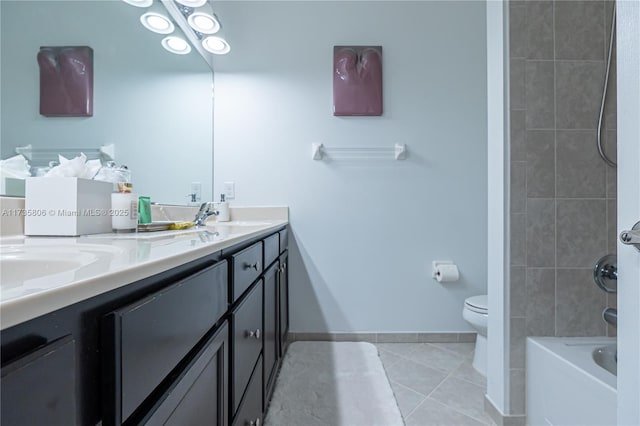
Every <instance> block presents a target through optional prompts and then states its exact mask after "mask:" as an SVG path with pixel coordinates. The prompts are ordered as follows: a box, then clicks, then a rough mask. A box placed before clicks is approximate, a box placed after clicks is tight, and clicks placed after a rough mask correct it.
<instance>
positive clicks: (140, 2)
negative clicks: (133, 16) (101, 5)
mask: <svg viewBox="0 0 640 426" xmlns="http://www.w3.org/2000/svg"><path fill="white" fill-rule="evenodd" d="M122 1H123V2H125V3H127V4H130V5H131V6H135V7H149V6H151V5H152V4H153V0H122Z"/></svg>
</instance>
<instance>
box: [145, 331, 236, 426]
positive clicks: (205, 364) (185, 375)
mask: <svg viewBox="0 0 640 426" xmlns="http://www.w3.org/2000/svg"><path fill="white" fill-rule="evenodd" d="M228 343H229V330H228V328H227V323H226V322H225V323H224V326H223V327H221V328H220V329H218V331H217V332H216V333H215V334H214V335H213V337H211V338H210V339H209V340H208V341H207V342H206V343H205V344H204V345H203V346H202V348H201V349H200V350H199V351H198V352H197V354H196V355H194V357H193V359H192V360H191V362H190V363H189V364H188V365H187V366H186V367H185V369H184V370H183V372H182V373H181V374H180V376H179V377H178V378H177V379H176V381H175V382H174V384H173V386H172V387H171V388H170V389H169V391H168V392H167V393H166V394H165V395H164V396H163V398H161V399H160V400H159V401H158V403H157V405H156V407H155V408H154V409H152V412H151V414H150V415H149V416H148V418H147V420H146V421H143V424H146V425H150V426H151V425H166V426H205V425H211V426H226V425H227V424H228V415H227V406H228V405H227V404H228V399H227V395H228V391H227V389H228V388H227V381H228V375H229V368H228V365H229V361H228V359H229V358H228V357H229V355H228V353H229V344H228Z"/></svg>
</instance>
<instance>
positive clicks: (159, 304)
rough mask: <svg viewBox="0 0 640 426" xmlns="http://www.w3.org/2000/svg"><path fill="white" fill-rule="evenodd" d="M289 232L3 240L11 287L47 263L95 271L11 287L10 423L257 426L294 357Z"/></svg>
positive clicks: (5, 332)
mask: <svg viewBox="0 0 640 426" xmlns="http://www.w3.org/2000/svg"><path fill="white" fill-rule="evenodd" d="M285 210H286V209H285ZM286 225H287V221H286V219H278V220H267V221H261V222H255V221H253V222H252V221H245V222H229V223H228V224H226V225H225V224H218V225H214V226H206V227H204V228H206V229H196V230H187V231H173V232H172V231H167V232H163V233H158V235H142V234H141V233H139V234H138V235H137V236H128V237H127V236H124V237H123V236H113V235H106V234H105V235H98V236H88V237H79V238H72V239H59V238H49V239H45V238H22V239H17V240H14V241H6V240H3V242H2V244H3V265H4V264H5V260H6V265H7V268H8V269H7V271H8V272H7V273H9V272H10V273H11V274H15V273H17V272H15V270H14V269H13V268H14V267H17V266H16V265H18V266H19V264H20V262H22V265H23V266H31V267H33V266H34V265H35V264H33V263H31V264H30V263H29V262H31V261H33V259H34V258H35V259H37V256H36V255H35V254H34V253H36V254H37V253H45V252H46V250H49V253H51V259H52V261H51V265H53V266H51V267H52V268H54V269H55V268H59V269H60V268H63V265H62V263H60V262H62V261H60V262H58V261H57V260H56V259H57V257H56V256H55V253H56V252H58V253H60V252H65V251H66V252H67V253H74V250H76V251H77V256H76V258H82V257H83V256H84V257H85V258H86V259H90V258H91V259H93V260H92V261H91V262H89V264H86V265H84V266H79V267H76V268H75V269H74V272H73V273H72V274H68V273H65V272H64V271H63V272H61V271H60V270H57V269H56V270H52V271H50V274H49V275H48V276H47V275H45V276H35V277H34V276H31V277H30V278H29V279H26V280H23V281H22V282H21V284H20V283H19V282H16V283H14V282H13V281H12V280H15V279H16V278H15V277H14V276H13V275H7V276H6V277H7V280H5V277H4V276H3V283H2V286H3V289H2V290H3V295H2V303H1V304H0V308H1V309H2V315H3V317H2V327H3V329H2V331H1V335H0V336H1V339H2V380H1V381H0V384H1V395H2V414H1V416H2V419H1V422H2V424H3V425H22V424H47V425H56V424H60V425H72V424H83V425H95V424H98V423H100V422H101V423H102V424H103V425H114V424H117V425H120V424H126V425H128V424H173V425H181V426H187V425H198V426H200V425H242V426H244V425H255V426H258V425H260V424H261V423H262V419H263V415H264V413H265V411H266V408H267V404H268V402H269V399H270V397H271V393H272V392H273V387H274V383H275V378H276V375H277V372H278V369H279V366H280V362H281V360H282V357H283V356H284V353H285V351H286V347H287V331H288V323H289V319H288V315H289V311H288V274H287V257H288V250H287V246H288V231H287V228H286ZM56 242H58V243H59V244H60V245H56ZM12 250H13V251H12ZM92 250H93V254H91V251H92ZM100 250H102V251H100ZM98 252H99V253H102V254H96V253H98ZM7 253H15V256H14V259H18V260H20V259H21V260H20V261H18V262H17V263H16V264H15V265H14V264H12V263H11V262H12V261H11V260H10V258H8V257H7ZM24 253H31V258H29V255H25V254H24ZM88 253H89V254H88ZM105 253H106V254H105ZM90 254H91V255H92V256H93V257H91V255H90ZM21 256H22V257H21ZM33 256H35V257H33ZM5 257H7V259H5ZM69 261H73V256H72V257H70V258H69ZM25 262H26V263H25ZM42 262H43V263H42V266H41V268H44V269H46V268H47V266H46V260H43V261H42ZM85 263H86V262H85ZM3 275H4V273H3ZM27 275H28V274H27ZM47 277H48V278H47ZM12 284H14V285H12ZM5 314H6V315H5ZM5 319H6V322H5Z"/></svg>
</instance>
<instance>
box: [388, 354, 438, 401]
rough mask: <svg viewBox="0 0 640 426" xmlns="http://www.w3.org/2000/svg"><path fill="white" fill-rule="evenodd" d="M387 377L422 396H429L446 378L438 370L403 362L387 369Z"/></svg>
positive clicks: (408, 361) (406, 361) (407, 361)
mask: <svg viewBox="0 0 640 426" xmlns="http://www.w3.org/2000/svg"><path fill="white" fill-rule="evenodd" d="M386 370H387V377H388V378H389V380H391V381H392V382H396V383H399V384H401V385H403V386H406V387H408V388H409V389H411V390H413V391H415V392H418V393H420V394H422V395H424V396H427V395H429V394H430V393H431V392H432V391H433V390H434V389H435V388H436V387H437V386H438V385H439V384H440V383H441V382H442V380H444V378H445V377H446V376H447V375H446V373H443V372H442V371H440V370H436V369H433V368H430V367H427V366H425V365H422V364H419V363H417V362H413V361H410V360H405V361H403V362H397V363H395V364H393V365H392V366H391V367H389V368H387V369H386Z"/></svg>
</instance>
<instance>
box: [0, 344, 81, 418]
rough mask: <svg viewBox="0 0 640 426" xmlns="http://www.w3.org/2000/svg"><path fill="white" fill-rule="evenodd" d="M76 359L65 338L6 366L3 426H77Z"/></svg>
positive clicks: (4, 373)
mask: <svg viewBox="0 0 640 426" xmlns="http://www.w3.org/2000/svg"><path fill="white" fill-rule="evenodd" d="M75 359H76V357H75V340H74V339H73V338H72V337H71V336H66V337H63V338H61V339H58V340H55V341H54V342H51V343H49V344H47V345H45V346H42V347H40V348H38V349H36V350H34V351H32V352H30V353H28V354H25V355H24V356H22V357H20V358H18V359H15V360H13V361H11V362H10V363H8V364H7V365H5V366H3V367H2V372H1V373H0V375H1V379H0V382H1V383H2V390H1V392H2V401H1V403H2V409H1V411H0V413H2V414H1V416H0V417H1V423H2V425H3V426H12V425H16V426H23V425H51V426H56V425H60V426H67V425H75V424H77V418H76V377H75Z"/></svg>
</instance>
